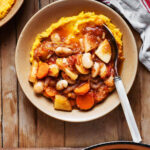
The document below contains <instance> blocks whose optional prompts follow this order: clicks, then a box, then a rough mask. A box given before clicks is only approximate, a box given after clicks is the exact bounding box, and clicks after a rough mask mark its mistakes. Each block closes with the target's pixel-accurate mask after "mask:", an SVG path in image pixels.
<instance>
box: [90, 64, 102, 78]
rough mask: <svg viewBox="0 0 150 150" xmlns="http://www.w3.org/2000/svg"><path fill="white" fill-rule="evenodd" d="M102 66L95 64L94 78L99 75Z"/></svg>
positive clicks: (93, 68)
mask: <svg viewBox="0 0 150 150" xmlns="http://www.w3.org/2000/svg"><path fill="white" fill-rule="evenodd" d="M99 70H100V64H99V63H97V62H95V63H94V65H93V67H92V77H93V78H95V77H96V76H97V75H98V74H99Z"/></svg>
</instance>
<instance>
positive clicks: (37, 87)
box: [33, 81, 44, 94]
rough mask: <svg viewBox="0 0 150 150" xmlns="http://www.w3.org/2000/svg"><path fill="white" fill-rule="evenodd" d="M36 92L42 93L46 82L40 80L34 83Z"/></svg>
mask: <svg viewBox="0 0 150 150" xmlns="http://www.w3.org/2000/svg"><path fill="white" fill-rule="evenodd" d="M33 89H34V92H35V93H37V94H40V93H42V92H43V90H44V83H43V82H42V81H38V82H36V83H35V84H34V87H33Z"/></svg>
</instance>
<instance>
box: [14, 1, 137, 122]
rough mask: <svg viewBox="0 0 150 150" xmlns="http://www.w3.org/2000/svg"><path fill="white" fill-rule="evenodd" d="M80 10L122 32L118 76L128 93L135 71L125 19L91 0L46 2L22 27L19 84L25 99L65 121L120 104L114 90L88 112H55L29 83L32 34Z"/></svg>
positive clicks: (89, 117) (17, 57)
mask: <svg viewBox="0 0 150 150" xmlns="http://www.w3.org/2000/svg"><path fill="white" fill-rule="evenodd" d="M81 11H85V12H87V11H92V12H93V11H94V12H95V13H96V14H104V15H106V16H108V17H109V18H111V20H112V22H113V23H114V24H115V25H116V26H117V27H119V28H120V30H121V31H122V32H123V49H124V57H125V61H124V63H123V65H122V71H121V78H122V80H123V83H124V86H125V90H126V92H127V93H128V92H129V90H130V88H131V86H132V84H133V81H134V79H135V75H136V71H137V47H136V43H135V39H134V37H133V34H132V32H131V30H130V29H129V27H128V25H127V24H126V22H125V21H124V20H123V19H122V18H121V17H120V16H119V15H118V14H117V13H116V12H115V11H113V10H112V9H111V8H109V7H107V6H105V5H104V4H102V3H99V2H96V1H93V0H74V1H71V0H61V1H57V2H54V3H52V4H50V5H47V6H46V7H44V8H43V9H41V10H40V11H38V12H37V13H36V14H35V15H34V16H33V17H32V18H31V19H30V20H29V21H28V23H27V24H26V25H25V27H24V29H23V30H22V32H21V34H20V37H19V40H18V43H17V48H16V55H15V64H16V72H17V76H18V80H19V83H20V85H21V87H22V90H23V91H24V93H25V95H26V96H27V98H28V99H29V100H30V102H31V103H32V104H33V105H34V106H36V107H37V108H38V109H39V110H41V111H42V112H44V113H45V114H47V115H49V116H51V117H54V118H57V119H60V120H63V121H68V122H86V121H90V120H94V119H96V118H99V117H102V116H104V115H106V114H107V113H109V112H111V111H112V110H113V109H114V108H116V107H117V106H118V105H119V104H120V101H119V98H118V95H117V93H116V91H114V92H113V93H112V94H111V95H110V96H109V97H108V98H107V99H106V100H105V101H104V102H102V103H101V104H99V105H97V106H96V107H94V108H93V109H92V110H90V111H86V112H84V111H79V110H73V111H72V112H63V111H58V110H55V109H54V108H53V104H52V102H51V101H50V100H48V99H46V98H45V97H44V96H36V95H35V94H34V91H33V87H32V85H31V84H30V83H29V82H28V76H29V72H30V67H31V65H30V62H29V58H30V54H29V53H30V50H31V47H32V44H33V42H34V40H35V37H36V35H37V34H38V33H41V32H42V31H44V30H45V29H47V28H48V27H49V26H50V25H51V23H53V22H56V21H58V19H59V18H61V17H66V16H73V15H77V14H78V13H79V12H81Z"/></svg>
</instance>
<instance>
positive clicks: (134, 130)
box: [114, 76, 142, 143]
mask: <svg viewBox="0 0 150 150" xmlns="http://www.w3.org/2000/svg"><path fill="white" fill-rule="evenodd" d="M114 81H115V86H116V89H117V92H118V95H119V98H120V101H121V105H122V108H123V111H124V114H125V118H126V120H127V123H128V126H129V130H130V133H131V136H132V139H133V141H134V142H137V143H139V142H141V141H142V139H141V136H140V133H139V130H138V127H137V124H136V122H135V118H134V115H133V112H132V109H131V106H130V103H129V100H128V97H127V94H126V92H125V89H124V86H123V82H122V80H121V78H120V77H118V76H117V77H115V79H114Z"/></svg>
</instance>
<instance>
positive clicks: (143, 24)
mask: <svg viewBox="0 0 150 150" xmlns="http://www.w3.org/2000/svg"><path fill="white" fill-rule="evenodd" d="M99 1H101V2H103V3H105V4H106V5H109V6H110V7H111V6H112V8H115V9H116V10H117V11H119V12H120V13H121V14H122V15H123V16H124V17H125V18H126V19H127V20H128V21H129V23H130V24H131V25H132V27H133V28H134V29H135V30H136V31H138V32H139V33H140V35H141V39H142V41H143V44H142V46H141V49H140V54H139V59H140V61H141V63H142V64H144V66H145V67H146V68H147V69H148V70H149V71H150V0H99Z"/></svg>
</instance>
